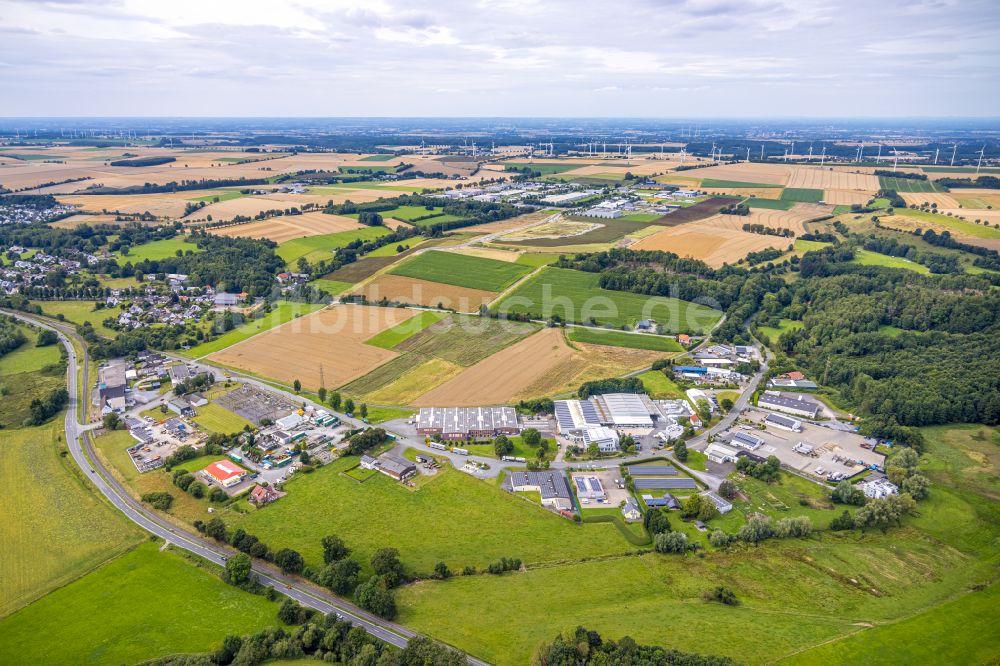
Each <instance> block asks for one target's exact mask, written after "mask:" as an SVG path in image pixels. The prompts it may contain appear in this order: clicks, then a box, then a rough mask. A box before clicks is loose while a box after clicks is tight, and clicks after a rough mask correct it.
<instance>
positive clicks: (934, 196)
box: [899, 192, 958, 210]
mask: <svg viewBox="0 0 1000 666" xmlns="http://www.w3.org/2000/svg"><path fill="white" fill-rule="evenodd" d="M899 196H901V197H903V201H905V202H906V205H908V206H913V205H916V206H920V205H922V204H924V203H927V204H928V205H931V204H937V207H938V209H939V210H940V209H947V208H955V209H957V208H958V201H956V200H955V197H954V196H953V195H951V194H942V193H941V192H900V193H899Z"/></svg>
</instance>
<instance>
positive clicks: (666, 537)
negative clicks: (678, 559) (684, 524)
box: [653, 532, 688, 553]
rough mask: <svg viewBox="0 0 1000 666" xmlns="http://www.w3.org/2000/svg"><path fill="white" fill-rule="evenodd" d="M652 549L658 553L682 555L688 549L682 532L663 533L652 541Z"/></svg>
mask: <svg viewBox="0 0 1000 666" xmlns="http://www.w3.org/2000/svg"><path fill="white" fill-rule="evenodd" d="M653 549H654V550H656V552H658V553H684V552H686V551H687V549H688V538H687V535H686V534H684V533H683V532H663V533H662V534H657V535H656V539H654V540H653Z"/></svg>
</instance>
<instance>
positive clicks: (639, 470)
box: [628, 465, 677, 476]
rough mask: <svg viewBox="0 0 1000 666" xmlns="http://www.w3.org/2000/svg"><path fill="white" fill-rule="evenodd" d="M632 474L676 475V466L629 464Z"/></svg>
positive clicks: (629, 471) (629, 470)
mask: <svg viewBox="0 0 1000 666" xmlns="http://www.w3.org/2000/svg"><path fill="white" fill-rule="evenodd" d="M628 473H629V474H631V475H632V476H677V468H675V467H671V466H670V465H629V468H628Z"/></svg>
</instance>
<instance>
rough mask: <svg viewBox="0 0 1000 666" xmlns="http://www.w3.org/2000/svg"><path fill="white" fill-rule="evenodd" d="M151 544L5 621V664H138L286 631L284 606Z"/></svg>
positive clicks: (1, 648)
mask: <svg viewBox="0 0 1000 666" xmlns="http://www.w3.org/2000/svg"><path fill="white" fill-rule="evenodd" d="M213 571H214V570H213V569H204V568H200V567H199V566H195V565H194V564H193V563H192V562H190V561H188V560H187V559H186V558H184V557H181V556H180V555H177V554H174V553H173V552H170V551H167V552H160V551H159V545H158V544H154V543H147V544H143V545H141V546H139V547H138V548H136V549H134V550H132V551H131V552H129V553H127V554H125V555H123V556H121V557H119V558H118V559H116V560H114V561H112V562H109V563H108V564H106V565H105V566H103V567H102V568H100V569H98V570H97V571H95V572H93V573H91V574H89V575H87V576H85V577H83V578H81V579H80V580H77V581H75V582H73V583H71V584H70V585H67V586H66V587H63V588H61V589H59V590H56V591H55V592H53V593H52V594H50V595H48V596H47V597H45V598H44V599H42V600H41V601H38V602H36V603H34V604H32V605H31V606H29V607H27V608H25V609H23V610H21V611H20V612H18V613H15V614H14V615H11V616H10V617H8V618H6V619H4V620H3V621H2V622H0V634H2V635H3V637H4V640H3V641H0V662H3V663H7V664H94V665H98V666H99V665H103V664H106V665H108V666H114V665H117V664H134V663H138V662H140V661H145V660H147V659H151V658H154V657H161V656H166V655H169V654H175V653H185V652H204V651H209V650H212V649H214V648H215V647H217V646H218V645H220V644H221V642H222V638H223V637H224V636H226V635H227V634H245V633H250V632H253V631H257V630H260V629H263V628H264V627H267V626H274V625H279V624H280V622H279V621H278V619H277V616H276V614H277V609H278V604H276V603H274V602H270V601H267V599H265V598H264V597H262V596H257V595H253V594H248V593H247V592H243V591H241V590H239V589H237V588H235V587H232V586H230V585H227V584H226V583H224V582H222V580H221V579H220V578H219V577H218V576H217V575H215V574H214V573H213Z"/></svg>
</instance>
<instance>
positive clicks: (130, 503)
mask: <svg viewBox="0 0 1000 666" xmlns="http://www.w3.org/2000/svg"><path fill="white" fill-rule="evenodd" d="M3 312H4V313H5V314H8V315H10V316H13V317H16V318H17V319H20V320H21V321H24V322H26V323H29V324H31V325H33V326H38V327H41V328H45V329H48V330H50V331H53V332H55V333H56V335H57V336H58V337H59V341H60V342H61V343H62V345H63V347H64V348H65V349H66V354H67V370H66V386H67V390H68V392H69V403H68V405H67V410H66V417H65V428H66V443H67V446H68V447H69V451H70V455H72V457H73V460H74V461H75V462H76V464H77V465H79V467H80V469H81V470H83V472H84V474H85V475H86V476H87V478H89V479H90V481H91V483H93V484H94V486H96V487H97V489H98V490H99V491H100V492H101V494H102V495H104V497H106V498H107V500H108V501H109V502H111V504H112V505H113V506H114V507H115V508H117V509H118V510H119V511H121V512H122V513H123V514H125V516H126V517H127V518H128V519H129V520H131V521H132V522H133V523H135V524H136V525H138V526H139V527H142V528H143V529H145V530H146V531H148V532H150V533H152V534H155V535H156V536H158V537H161V538H162V539H164V540H165V541H167V542H169V543H171V544H173V545H174V546H176V547H178V548H183V549H184V550H187V551H190V552H192V553H194V554H196V555H199V556H200V557H203V558H205V559H206V560H209V561H211V562H213V563H215V564H217V565H220V566H225V563H226V560H227V559H228V558H229V556H230V555H232V554H236V552H237V551H233V550H230V549H227V548H225V547H223V546H222V545H220V544H218V543H216V542H214V541H209V540H207V539H205V538H203V537H202V536H201V535H200V534H197V533H193V532H188V531H186V530H184V529H181V528H179V527H177V526H174V525H172V524H170V523H168V522H166V521H165V520H163V519H162V518H160V517H159V516H157V515H156V514H155V513H153V512H152V511H151V510H149V509H147V508H146V507H144V506H143V505H142V504H140V503H139V502H137V501H136V500H135V499H134V498H132V496H131V495H130V494H129V493H128V491H127V490H126V489H125V488H124V487H123V486H122V485H121V484H120V483H119V482H118V480H117V479H115V477H114V476H113V475H112V474H111V472H110V471H109V470H108V469H107V468H106V467H105V466H104V465H103V464H102V463H101V461H100V459H99V458H98V457H97V455H95V452H94V448H93V442H92V440H91V436H90V432H89V428H88V427H87V426H82V425H80V423H79V422H78V421H77V414H78V411H79V408H80V404H81V403H80V400H79V396H78V395H77V394H78V390H77V382H76V378H77V373H78V361H77V353H76V349H75V347H74V346H73V344H72V343H71V342H70V339H69V336H73V337H74V338H75V339H77V340H78V341H79V342H81V343H82V342H83V341H82V340H80V338H79V337H77V336H76V333H75V331H73V330H72V328H71V327H69V326H65V325H60V324H59V323H56V322H48V321H44V320H42V319H40V318H36V317H32V316H28V315H26V314H24V313H22V312H16V311H10V310H3ZM84 354H85V357H84V367H85V368H86V363H87V358H86V346H85V345H84ZM88 389H89V387H88V386H87V384H84V390H88ZM81 441H82V445H81ZM253 571H254V573H255V574H256V575H257V578H258V580H260V582H261V584H263V585H266V586H268V587H273V588H275V589H278V590H280V591H281V593H282V594H284V595H285V596H288V597H290V598H292V599H295V600H296V601H298V602H299V603H300V604H302V605H303V606H308V607H310V608H314V609H316V610H318V611H320V612H322V613H337V615H338V616H340V617H341V618H343V619H345V620H347V621H348V622H350V623H351V624H354V625H356V626H359V627H362V628H364V629H365V630H366V631H367V632H368V633H370V634H371V635H372V636H375V637H376V638H379V639H381V640H383V641H385V642H386V643H390V644H391V645H394V646H396V647H400V648H401V647H405V646H406V644H407V642H408V640H409V639H410V638H413V637H415V636H417V633H416V632H414V631H412V630H410V629H407V628H406V627H403V626H402V625H399V624H396V623H394V622H389V621H387V620H384V619H382V618H379V617H377V616H375V615H372V614H371V613H368V612H366V611H364V610H362V609H361V608H359V607H357V606H355V605H354V604H352V603H350V602H347V601H344V600H343V599H340V598H338V597H335V596H333V595H331V594H330V593H329V592H327V591H325V590H324V589H323V588H320V587H318V586H316V585H313V584H312V583H309V582H306V581H303V580H302V579H299V578H294V577H291V576H287V575H285V574H282V573H281V572H280V571H278V570H276V569H274V568H272V567H271V566H269V565H266V564H264V563H261V562H259V561H256V560H255V561H254V563H253ZM468 661H469V663H470V664H475V665H476V666H487V662H485V661H481V660H479V659H476V658H475V657H472V656H469V657H468Z"/></svg>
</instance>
